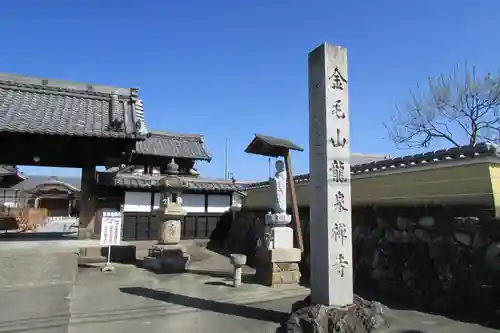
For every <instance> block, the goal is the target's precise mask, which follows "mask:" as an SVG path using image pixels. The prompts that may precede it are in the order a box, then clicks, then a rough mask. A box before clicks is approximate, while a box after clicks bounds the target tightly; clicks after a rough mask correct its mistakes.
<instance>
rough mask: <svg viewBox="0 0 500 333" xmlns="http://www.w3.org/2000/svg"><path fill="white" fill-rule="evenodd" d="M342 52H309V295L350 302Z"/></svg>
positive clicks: (346, 120) (332, 49)
mask: <svg viewBox="0 0 500 333" xmlns="http://www.w3.org/2000/svg"><path fill="white" fill-rule="evenodd" d="M347 92H348V77H347V50H346V49H345V48H342V47H339V46H332V45H329V44H326V43H325V44H323V45H321V46H319V47H318V48H316V49H315V50H314V51H312V52H311V53H310V54H309V135H310V137H309V145H310V146H309V152H310V156H309V163H310V167H309V169H310V173H311V179H310V182H309V191H310V201H309V202H310V223H309V228H310V237H311V241H310V244H311V245H310V247H311V250H310V251H311V252H310V255H311V258H310V261H311V297H312V301H313V302H315V303H319V304H324V305H329V306H330V305H333V306H346V305H350V304H352V303H353V270H352V239H351V235H352V228H351V179H350V178H351V177H350V164H349V160H350V136H349V101H348V93H347Z"/></svg>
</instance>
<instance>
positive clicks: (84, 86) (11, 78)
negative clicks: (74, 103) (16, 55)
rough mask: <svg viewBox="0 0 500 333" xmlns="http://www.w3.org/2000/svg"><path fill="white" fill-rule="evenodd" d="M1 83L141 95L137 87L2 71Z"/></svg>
mask: <svg viewBox="0 0 500 333" xmlns="http://www.w3.org/2000/svg"><path fill="white" fill-rule="evenodd" d="M0 84H4V85H10V86H14V87H19V88H28V89H29V88H31V89H40V90H46V91H58V92H69V93H77V94H85V95H93V96H99V95H101V96H103V95H105V96H109V95H111V94H116V95H119V96H126V97H131V96H133V97H138V95H139V89H137V88H120V87H114V86H106V85H99V84H90V83H83V82H74V81H69V80H58V79H47V78H41V77H35V76H25V75H17V74H9V73H0Z"/></svg>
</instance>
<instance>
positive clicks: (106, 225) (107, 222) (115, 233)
mask: <svg viewBox="0 0 500 333" xmlns="http://www.w3.org/2000/svg"><path fill="white" fill-rule="evenodd" d="M121 230H122V213H121V212H109V211H108V212H106V211H104V212H102V222H101V246H112V245H120V241H121Z"/></svg>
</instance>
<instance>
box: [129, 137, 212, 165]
mask: <svg viewBox="0 0 500 333" xmlns="http://www.w3.org/2000/svg"><path fill="white" fill-rule="evenodd" d="M135 153H136V154H141V155H155V156H165V157H178V158H190V159H196V160H206V161H210V160H211V159H212V157H211V155H210V153H209V152H208V149H207V147H206V146H205V143H204V141H203V137H202V136H201V135H199V134H175V133H163V132H152V133H151V136H150V137H148V138H147V139H146V140H144V141H142V142H138V143H137V144H136V152H135Z"/></svg>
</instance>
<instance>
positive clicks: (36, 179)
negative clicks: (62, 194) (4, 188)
mask: <svg viewBox="0 0 500 333" xmlns="http://www.w3.org/2000/svg"><path fill="white" fill-rule="evenodd" d="M25 177H26V179H25V180H24V181H22V182H19V183H17V184H15V185H14V186H12V187H10V188H9V189H10V190H17V191H30V190H33V189H34V188H35V187H37V186H39V185H42V184H47V185H48V184H63V185H64V184H66V185H68V186H69V187H70V188H74V189H75V190H76V191H80V186H81V178H80V177H54V176H50V177H49V176H42V175H25Z"/></svg>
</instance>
